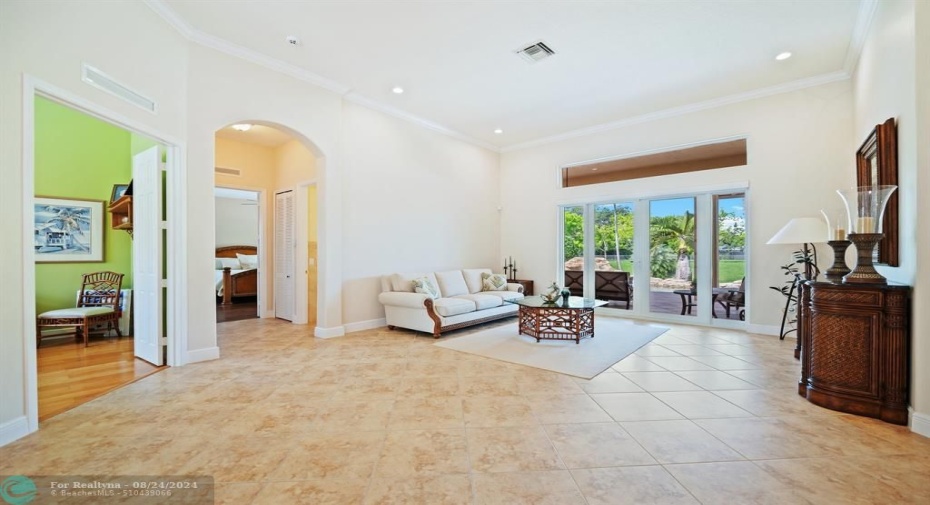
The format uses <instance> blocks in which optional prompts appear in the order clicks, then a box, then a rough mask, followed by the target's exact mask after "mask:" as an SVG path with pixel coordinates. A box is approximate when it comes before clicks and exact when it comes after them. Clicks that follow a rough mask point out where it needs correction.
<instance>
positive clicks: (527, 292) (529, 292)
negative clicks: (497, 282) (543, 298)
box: [507, 279, 533, 296]
mask: <svg viewBox="0 0 930 505" xmlns="http://www.w3.org/2000/svg"><path fill="white" fill-rule="evenodd" d="M507 282H509V283H512V284H520V285H521V286H523V295H524V296H533V281H522V280H520V279H507Z"/></svg>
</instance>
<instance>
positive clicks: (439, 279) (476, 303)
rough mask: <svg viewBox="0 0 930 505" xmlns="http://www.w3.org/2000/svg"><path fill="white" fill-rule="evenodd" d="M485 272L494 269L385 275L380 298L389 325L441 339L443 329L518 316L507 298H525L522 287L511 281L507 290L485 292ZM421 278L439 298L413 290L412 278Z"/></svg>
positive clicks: (515, 308)
mask: <svg viewBox="0 0 930 505" xmlns="http://www.w3.org/2000/svg"><path fill="white" fill-rule="evenodd" d="M482 273H491V269H489V268H473V269H465V270H449V271H446V272H431V273H404V274H393V275H385V276H382V277H381V294H379V295H378V301H379V302H381V303H382V304H383V305H384V315H385V319H386V320H387V324H388V328H390V329H392V330H393V329H394V328H395V327H401V328H409V329H411V330H418V331H425V332H427V333H432V334H433V337H435V338H439V337H440V336H441V335H442V332H443V331H448V330H455V329H458V328H464V327H466V326H471V325H473V324H479V323H484V322H487V321H493V320H495V319H503V318H505V317H511V316H515V315H516V314H517V309H518V308H519V306H518V305H516V304H513V303H506V302H505V300H514V299H519V298H523V286H521V285H520V284H513V283H508V284H507V290H506V291H482V290H481V287H482V278H481V274H482ZM421 277H426V278H428V279H430V281H431V282H432V283H433V285H434V286H436V287H437V288H439V298H437V299H435V300H434V299H432V298H431V297H430V296H429V295H427V294H423V293H416V292H415V291H414V286H413V280H414V279H418V278H421Z"/></svg>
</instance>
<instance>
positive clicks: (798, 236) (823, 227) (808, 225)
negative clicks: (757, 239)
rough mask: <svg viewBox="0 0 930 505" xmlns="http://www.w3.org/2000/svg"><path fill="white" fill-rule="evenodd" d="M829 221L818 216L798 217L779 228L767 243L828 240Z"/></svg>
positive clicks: (803, 242)
mask: <svg viewBox="0 0 930 505" xmlns="http://www.w3.org/2000/svg"><path fill="white" fill-rule="evenodd" d="M826 239H827V223H825V222H824V221H823V219H820V218H818V217H796V218H794V219H792V220H791V221H788V224H786V225H785V226H783V227H782V229H780V230H778V233H776V234H775V236H773V237H772V238H770V239H769V241H768V242H766V244H805V243H810V244H813V243H819V242H826Z"/></svg>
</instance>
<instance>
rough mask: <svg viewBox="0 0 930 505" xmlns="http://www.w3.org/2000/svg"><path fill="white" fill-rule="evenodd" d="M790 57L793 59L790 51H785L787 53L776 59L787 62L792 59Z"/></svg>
mask: <svg viewBox="0 0 930 505" xmlns="http://www.w3.org/2000/svg"><path fill="white" fill-rule="evenodd" d="M790 57H791V53H790V52H788V51H785V52H783V53H778V56H776V57H775V59H776V60H778V61H784V60H787V59H788V58H790Z"/></svg>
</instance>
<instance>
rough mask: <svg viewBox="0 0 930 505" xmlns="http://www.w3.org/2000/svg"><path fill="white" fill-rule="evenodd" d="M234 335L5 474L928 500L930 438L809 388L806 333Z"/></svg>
mask: <svg viewBox="0 0 930 505" xmlns="http://www.w3.org/2000/svg"><path fill="white" fill-rule="evenodd" d="M494 324H513V322H512V321H509V322H503V323H494ZM478 329H483V328H478ZM219 331H220V332H221V334H220V347H221V349H222V356H223V358H222V359H220V360H217V361H213V362H209V363H200V364H194V365H190V366H186V367H182V368H172V369H168V370H166V371H164V372H161V373H159V374H156V375H154V376H151V377H148V378H146V379H143V380H141V381H139V382H137V383H134V384H132V385H130V386H128V387H125V388H123V389H120V390H118V391H116V392H113V393H111V394H109V395H107V396H105V397H103V398H99V399H97V400H94V401H92V402H90V403H87V404H85V405H83V406H80V407H78V408H76V409H74V410H71V411H69V412H66V413H64V414H61V415H59V416H57V417H55V418H52V419H50V420H49V421H47V422H44V423H42V426H41V429H40V431H39V432H38V433H36V434H33V435H31V436H29V437H26V438H25V439H22V440H19V441H17V442H14V443H12V444H10V445H8V446H6V447H3V448H0V474H10V473H15V474H27V475H28V474H56V475H57V474H90V473H98V474H120V475H132V474H173V475H179V474H208V475H212V476H214V478H215V479H216V482H217V483H218V485H217V498H218V499H217V503H237V504H246V503H256V504H264V503H273V504H289V503H313V504H322V503H352V504H354V503H423V504H430V505H433V504H442V503H500V504H523V503H526V504H548V503H552V504H559V505H562V504H572V503H579V504H584V503H587V504H591V505H593V504H624V503H631V504H645V503H708V504H710V503H721V504H745V503H773V504H774V503H777V504H794V503H815V504H819V503H823V504H837V503H882V504H884V503H930V439H926V438H923V437H920V436H918V435H914V434H912V433H911V432H910V431H908V430H907V429H906V428H904V427H899V426H893V425H890V424H886V423H882V422H879V421H875V420H871V419H866V418H862V417H856V416H850V415H844V414H839V413H836V412H833V411H829V410H825V409H822V408H819V407H816V406H814V405H812V404H810V403H808V402H807V401H806V400H804V399H802V398H800V397H798V396H797V394H796V380H797V374H798V362H797V361H795V360H794V358H793V357H792V349H793V348H794V341H791V340H787V341H784V342H780V341H778V340H777V339H775V338H774V337H764V336H756V335H748V334H745V333H741V332H734V331H726V330H718V329H704V328H697V327H689V326H673V327H672V329H671V330H670V331H669V332H667V333H665V334H664V335H662V336H660V337H659V338H657V339H656V340H655V341H654V342H652V343H651V344H648V345H647V346H645V347H643V348H642V349H640V350H639V351H637V352H636V354H634V355H631V356H629V357H628V358H626V359H624V360H623V361H621V362H620V363H618V364H617V365H616V366H614V367H613V368H612V369H610V370H608V371H606V372H604V373H603V374H601V375H600V376H598V377H596V378H594V379H592V380H590V381H586V380H580V379H574V378H571V377H567V376H564V375H559V374H555V373H550V372H546V371H543V370H538V369H533V368H527V367H522V366H518V365H512V364H508V363H503V362H499V361H495V360H490V359H486V358H481V357H477V356H473V355H469V354H462V353H458V352H456V351H452V350H447V349H442V348H438V347H435V346H433V345H432V344H433V343H434V340H433V339H432V338H429V337H428V336H426V335H423V334H416V333H414V332H408V331H400V330H399V331H387V330H386V329H384V330H372V331H365V332H360V333H355V334H351V335H349V336H346V337H344V338H337V339H330V340H319V339H314V338H312V337H310V336H308V335H307V328H306V327H300V326H292V325H290V324H287V323H284V322H281V321H275V320H247V321H239V322H231V323H225V324H223V325H220V326H219ZM470 331H476V330H466V331H460V332H456V333H453V334H452V335H451V336H452V337H454V336H460V335H464V334H467V333H469V332H470ZM618 338H622V337H618Z"/></svg>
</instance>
